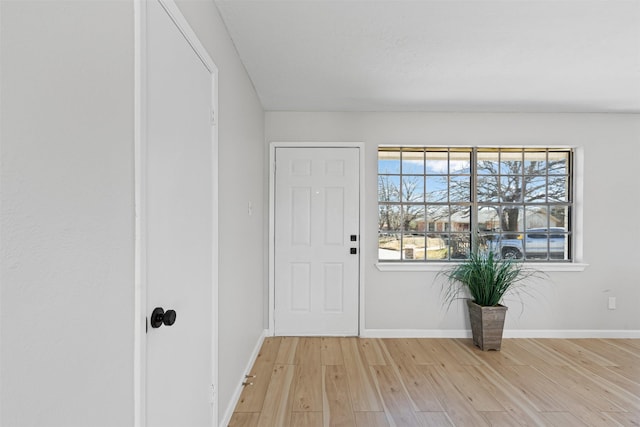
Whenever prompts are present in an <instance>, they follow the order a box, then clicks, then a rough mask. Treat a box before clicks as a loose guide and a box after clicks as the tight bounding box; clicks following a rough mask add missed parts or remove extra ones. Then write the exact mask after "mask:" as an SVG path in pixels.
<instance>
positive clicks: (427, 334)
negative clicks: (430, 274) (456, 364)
mask: <svg viewBox="0 0 640 427" xmlns="http://www.w3.org/2000/svg"><path fill="white" fill-rule="evenodd" d="M360 336H361V337H363V338H471V331H470V330H468V329H365V330H363V331H362V332H361V333H360ZM503 337H504V338H640V330H602V329H593V330H590V329H566V330H555V329H540V330H538V329H506V330H505V331H504V334H503Z"/></svg>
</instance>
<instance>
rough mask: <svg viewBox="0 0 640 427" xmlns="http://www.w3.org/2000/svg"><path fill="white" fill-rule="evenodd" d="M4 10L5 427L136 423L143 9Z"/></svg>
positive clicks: (19, 4) (109, 5) (56, 5)
mask: <svg viewBox="0 0 640 427" xmlns="http://www.w3.org/2000/svg"><path fill="white" fill-rule="evenodd" d="M0 7H1V19H2V21H1V24H0V28H1V33H0V36H1V38H2V40H1V67H2V76H1V87H0V91H1V94H2V100H1V101H2V114H1V116H2V118H1V124H0V128H1V134H0V135H1V147H0V149H1V151H0V155H1V162H2V163H1V166H0V172H1V176H0V177H1V180H2V181H1V184H2V193H1V199H0V201H1V203H2V210H1V217H0V227H1V232H2V236H1V263H0V274H1V277H0V280H1V291H2V293H1V308H0V310H1V314H2V319H1V324H2V329H1V335H0V340H1V342H2V353H1V356H2V357H1V368H0V369H1V371H0V377H1V378H2V385H1V387H2V389H1V396H0V403H1V404H2V415H1V418H0V424H1V425H3V426H6V427H13V426H21V427H22V426H47V427H50V426H64V427H71V426H94V427H98V426H105V427H107V426H108V427H112V426H127V425H132V423H133V390H132V388H133V387H132V385H133V383H132V381H133V380H132V378H133V357H132V354H133V330H132V325H133V304H134V300H133V275H134V246H133V236H134V234H133V233H134V222H133V220H134V215H133V214H134V210H133V209H134V203H133V201H134V194H133V190H134V186H133V135H134V128H133V72H132V71H133V8H132V5H131V3H127V2H111V1H92V2H78V1H66V2H63V1H56V2H37V3H36V2H28V1H15V2H14V1H2V2H0Z"/></svg>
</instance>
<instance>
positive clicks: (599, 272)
mask: <svg viewBox="0 0 640 427" xmlns="http://www.w3.org/2000/svg"><path fill="white" fill-rule="evenodd" d="M266 139H267V142H272V141H362V142H365V143H366V154H365V157H366V164H365V176H366V188H367V190H366V194H365V197H366V206H367V212H366V215H367V217H366V224H365V225H364V232H365V233H367V236H369V239H368V240H367V242H368V244H367V247H366V248H364V251H363V262H364V263H365V277H364V280H363V283H364V290H365V310H366V311H365V314H366V325H365V328H366V329H368V330H376V331H377V332H380V330H391V331H383V332H389V333H391V334H393V333H406V332H417V333H418V334H420V333H425V334H428V333H433V332H435V333H436V334H437V333H442V334H443V335H445V336H446V335H452V334H456V333H458V332H459V331H460V330H462V329H467V328H468V326H467V320H466V309H464V307H463V306H462V304H460V305H456V306H453V307H452V308H451V309H450V310H449V311H448V312H447V311H445V310H443V309H442V307H441V306H442V304H441V294H440V287H439V286H438V285H434V278H435V273H430V272H381V271H378V269H377V268H376V267H375V266H374V264H375V263H376V261H377V246H376V245H377V242H376V238H375V236H376V233H377V222H376V221H377V216H376V215H377V151H376V149H377V146H378V145H379V144H406V145H410V144H417V145H420V144H435V145H459V144H460V145H488V144H498V145H500V144H503V145H554V144H556V145H570V146H576V147H583V151H584V171H583V172H584V175H585V178H584V200H583V201H584V242H585V243H584V261H585V262H587V263H589V264H590V266H589V267H588V268H587V269H586V270H585V271H583V272H562V273H559V272H555V273H549V275H550V277H549V278H550V280H549V281H547V282H543V283H539V284H537V285H536V286H535V289H533V294H534V295H533V296H532V297H527V296H525V298H524V304H525V307H524V311H523V312H521V308H522V307H521V305H520V304H519V303H518V302H517V301H515V302H511V303H509V304H508V305H510V306H511V310H510V313H509V315H508V317H507V324H506V325H505V327H506V328H507V329H510V330H512V334H524V335H533V334H535V333H536V332H534V331H533V330H536V331H543V332H542V334H543V335H548V336H554V335H555V336H563V335H564V336H568V335H570V332H569V331H575V330H581V331H583V332H585V333H587V334H592V332H590V331H598V333H604V334H611V332H610V331H622V335H624V334H625V333H626V332H629V331H635V332H634V333H636V334H637V333H640V317H639V316H638V314H637V305H638V303H640V278H639V276H638V266H637V260H638V258H639V257H640V245H639V244H638V242H640V221H638V220H637V219H636V217H637V216H638V212H639V211H640V192H639V191H638V188H637V185H638V183H639V181H640V180H639V179H638V175H637V171H638V165H639V164H640V115H638V114H628V115H613V114H449V113H447V114H444V113H443V114H437V113H288V112H268V113H267V114H266ZM609 296H615V297H617V302H618V308H617V310H608V309H607V299H608V297H609ZM414 330H418V331H414ZM527 330H528V332H527ZM394 331H395V332H394ZM420 331H422V332H420ZM572 333H573V332H572ZM593 333H595V332H593ZM616 333H618V332H616ZM580 334H581V333H580Z"/></svg>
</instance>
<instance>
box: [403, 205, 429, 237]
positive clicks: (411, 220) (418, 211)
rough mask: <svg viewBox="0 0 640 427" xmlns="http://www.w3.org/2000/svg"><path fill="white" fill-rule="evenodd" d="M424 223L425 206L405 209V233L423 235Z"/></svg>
mask: <svg viewBox="0 0 640 427" xmlns="http://www.w3.org/2000/svg"><path fill="white" fill-rule="evenodd" d="M424 221H425V220H424V205H405V206H404V207H403V216H402V229H403V230H404V231H405V233H423V232H424Z"/></svg>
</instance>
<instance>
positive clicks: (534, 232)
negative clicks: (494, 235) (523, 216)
mask: <svg viewBox="0 0 640 427" xmlns="http://www.w3.org/2000/svg"><path fill="white" fill-rule="evenodd" d="M521 236H522V235H521ZM524 236H525V237H524V239H523V238H522V237H520V238H518V239H506V238H500V239H498V240H496V241H494V243H493V245H492V246H493V250H494V251H496V252H497V253H499V254H500V255H501V256H502V258H522V255H523V254H526V256H527V258H546V257H547V252H548V253H549V258H558V259H564V258H565V245H566V242H567V235H566V234H565V230H564V228H561V227H551V228H530V229H528V230H527V231H526V232H525V234H524Z"/></svg>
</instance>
